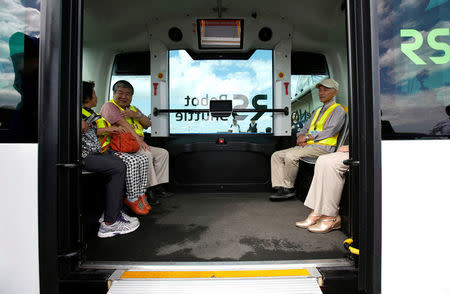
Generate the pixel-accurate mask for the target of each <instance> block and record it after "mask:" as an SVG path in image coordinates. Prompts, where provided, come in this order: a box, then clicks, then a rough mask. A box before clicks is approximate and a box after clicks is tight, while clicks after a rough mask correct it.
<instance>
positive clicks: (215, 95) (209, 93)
mask: <svg viewBox="0 0 450 294" xmlns="http://www.w3.org/2000/svg"><path fill="white" fill-rule="evenodd" d="M272 71H273V69H272V51H271V50H256V51H255V52H254V53H253V55H252V56H251V57H250V58H249V59H248V60H193V59H192V58H191V57H190V56H189V54H188V53H187V52H186V51H185V50H172V51H170V53H169V73H170V77H169V79H170V82H169V105H170V108H171V109H209V101H210V100H215V99H219V100H232V101H233V108H234V109H239V108H241V109H258V108H259V109H266V108H272V105H273V98H272V84H273V79H272ZM252 121H253V122H252ZM254 124H256V128H254V127H253V128H251V126H252V125H253V126H254ZM272 125H273V117H272V114H271V113H258V112H254V113H252V112H250V113H237V115H235V116H234V117H232V116H230V117H228V118H213V117H210V115H209V113H185V112H177V113H171V114H170V133H171V134H198V133H203V134H205V133H210V134H211V133H246V134H251V133H267V132H268V133H272V129H273V127H272Z"/></svg>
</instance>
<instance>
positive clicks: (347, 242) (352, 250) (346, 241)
mask: <svg viewBox="0 0 450 294" xmlns="http://www.w3.org/2000/svg"><path fill="white" fill-rule="evenodd" d="M344 244H347V245H348V250H350V253H352V254H355V255H359V249H356V248H354V247H352V246H350V245H352V244H353V239H351V238H349V239H347V240H345V241H344Z"/></svg>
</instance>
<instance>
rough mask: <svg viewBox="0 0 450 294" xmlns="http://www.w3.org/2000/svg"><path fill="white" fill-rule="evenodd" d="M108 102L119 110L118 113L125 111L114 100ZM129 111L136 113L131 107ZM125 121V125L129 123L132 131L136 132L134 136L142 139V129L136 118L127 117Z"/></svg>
mask: <svg viewBox="0 0 450 294" xmlns="http://www.w3.org/2000/svg"><path fill="white" fill-rule="evenodd" d="M110 102H112V103H113V104H114V105H115V106H117V108H119V109H120V111H124V110H125V109H123V108H122V107H120V106H119V105H117V103H116V102H115V101H114V100H111V101H110ZM130 110H131V111H134V112H138V111H137V109H136V107H134V106H132V105H130ZM125 120H126V121H127V123H129V124H130V125H131V126H132V127H133V129H134V131H135V132H136V134H138V135H139V136H141V137H144V128H143V127H142V125H141V123H140V122H139V119H138V118H131V117H127V118H126V119H125Z"/></svg>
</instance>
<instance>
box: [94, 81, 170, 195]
mask: <svg viewBox="0 0 450 294" xmlns="http://www.w3.org/2000/svg"><path fill="white" fill-rule="evenodd" d="M113 93H114V94H113V100H111V101H109V102H107V103H105V104H104V105H103V106H102V109H101V110H100V114H101V115H102V116H103V117H104V118H105V119H106V120H107V121H109V122H110V123H111V124H112V125H115V126H121V127H124V128H126V129H128V130H129V131H130V132H131V133H132V134H133V135H134V136H135V137H136V139H137V141H138V143H139V146H140V150H139V152H138V153H141V154H143V155H145V156H147V158H148V181H147V183H148V184H149V185H148V186H149V189H148V190H147V198H148V201H149V202H150V204H154V202H156V201H157V199H155V197H154V196H157V197H161V198H163V197H170V196H172V193H169V192H166V191H165V190H164V188H163V187H162V186H161V184H164V183H168V182H169V152H167V150H165V149H162V148H158V147H153V146H151V147H150V146H148V145H147V144H146V143H145V142H144V132H143V130H144V129H147V128H148V127H150V126H151V125H152V122H151V120H150V119H149V118H148V117H147V116H146V115H144V114H142V112H141V111H140V110H139V109H138V108H136V107H134V106H132V105H131V100H132V99H133V93H134V89H133V86H132V85H131V84H130V83H129V82H128V81H125V80H120V81H118V82H116V83H115V84H114V85H113ZM153 193H155V195H154V194H153Z"/></svg>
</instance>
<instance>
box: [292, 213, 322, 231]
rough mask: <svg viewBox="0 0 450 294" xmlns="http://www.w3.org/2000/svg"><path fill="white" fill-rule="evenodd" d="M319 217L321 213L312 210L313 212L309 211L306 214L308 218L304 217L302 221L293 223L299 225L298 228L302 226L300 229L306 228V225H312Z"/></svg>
mask: <svg viewBox="0 0 450 294" xmlns="http://www.w3.org/2000/svg"><path fill="white" fill-rule="evenodd" d="M321 217H322V216H321V215H317V214H314V211H313V212H311V213H310V214H309V215H308V218H307V219H305V220H304V221H300V222H296V223H295V226H296V227H299V228H302V229H306V228H307V227H309V226H312V225H314V224H315V223H317V221H318V220H319V219H320V218H321Z"/></svg>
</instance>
